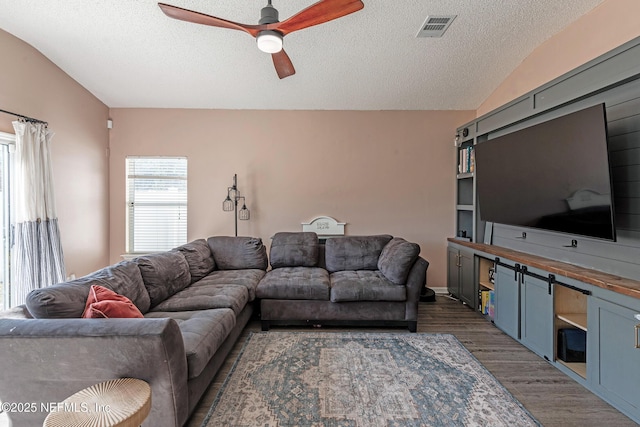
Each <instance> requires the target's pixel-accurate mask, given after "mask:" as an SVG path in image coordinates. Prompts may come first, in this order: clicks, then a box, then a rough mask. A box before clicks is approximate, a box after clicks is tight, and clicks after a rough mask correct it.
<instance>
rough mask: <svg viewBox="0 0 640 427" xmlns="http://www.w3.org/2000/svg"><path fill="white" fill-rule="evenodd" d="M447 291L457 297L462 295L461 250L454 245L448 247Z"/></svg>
mask: <svg viewBox="0 0 640 427" xmlns="http://www.w3.org/2000/svg"><path fill="white" fill-rule="evenodd" d="M447 291H448V292H449V293H450V294H451V295H453V296H454V297H456V298H458V296H459V295H460V252H459V251H458V249H457V248H455V247H453V246H448V247H447Z"/></svg>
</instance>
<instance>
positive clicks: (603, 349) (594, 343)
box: [587, 297, 640, 423]
mask: <svg viewBox="0 0 640 427" xmlns="http://www.w3.org/2000/svg"><path fill="white" fill-rule="evenodd" d="M639 313H640V310H632V309H630V308H627V307H623V306H621V305H618V304H613V303H611V302H609V301H605V300H602V299H600V298H595V297H591V298H589V311H588V322H589V323H588V329H589V332H588V335H587V369H588V373H587V375H588V380H589V382H590V384H591V388H592V390H593V391H595V392H596V393H597V394H599V395H600V396H601V397H603V398H604V399H605V400H608V401H609V402H610V403H612V404H613V405H614V406H616V408H618V409H619V410H620V411H622V412H624V413H625V414H626V415H628V416H629V417H631V418H632V419H633V420H634V421H636V422H638V423H640V348H636V344H637V343H636V340H637V336H636V334H637V333H638V331H637V330H636V329H635V326H636V325H637V324H639V323H640V321H639V320H637V319H636V318H635V317H634V316H635V315H636V314H639Z"/></svg>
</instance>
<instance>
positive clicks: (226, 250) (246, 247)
mask: <svg viewBox="0 0 640 427" xmlns="http://www.w3.org/2000/svg"><path fill="white" fill-rule="evenodd" d="M207 243H208V244H209V248H210V249H211V253H212V254H213V259H214V260H215V262H216V267H218V269H220V270H241V269H251V268H257V269H259V270H266V269H267V267H268V261H267V249H266V248H265V247H264V245H263V244H262V239H260V238H258V237H227V236H215V237H209V238H208V239H207Z"/></svg>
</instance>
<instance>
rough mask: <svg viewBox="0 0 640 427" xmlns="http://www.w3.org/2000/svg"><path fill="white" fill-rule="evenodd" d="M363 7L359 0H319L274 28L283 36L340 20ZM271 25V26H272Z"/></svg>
mask: <svg viewBox="0 0 640 427" xmlns="http://www.w3.org/2000/svg"><path fill="white" fill-rule="evenodd" d="M363 7H364V3H362V1H361V0H320V1H319V2H317V3H314V4H312V5H311V6H309V7H308V8H306V9H303V10H301V11H300V12H298V13H297V14H295V15H293V16H292V17H291V18H289V19H286V20H284V21H282V22H280V23H278V24H276V25H275V26H274V27H275V28H274V29H275V30H277V31H280V32H281V33H282V34H283V35H287V34H289V33H292V32H294V31H298V30H302V29H303V28H307V27H312V26H314V25H318V24H323V23H325V22H328V21H332V20H334V19H337V18H341V17H343V16H345V15H348V14H350V13H353V12H357V11H359V10H360V9H362V8H363ZM272 25H273V24H272Z"/></svg>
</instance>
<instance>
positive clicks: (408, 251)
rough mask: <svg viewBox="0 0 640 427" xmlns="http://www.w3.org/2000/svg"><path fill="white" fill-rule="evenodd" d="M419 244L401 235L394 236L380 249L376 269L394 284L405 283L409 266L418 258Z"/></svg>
mask: <svg viewBox="0 0 640 427" xmlns="http://www.w3.org/2000/svg"><path fill="white" fill-rule="evenodd" d="M419 254H420V246H419V245H418V244H417V243H410V242H407V241H406V240H404V239H403V238H401V237H394V238H393V239H391V241H390V242H389V243H387V245H386V246H385V247H384V249H382V253H381V254H380V259H378V269H379V270H380V272H381V273H382V274H383V275H384V277H386V278H387V279H388V280H389V281H390V282H393V283H395V284H396V285H404V284H405V283H407V277H408V276H409V271H410V270H411V267H412V266H413V264H414V263H415V262H416V259H418V255H419Z"/></svg>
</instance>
